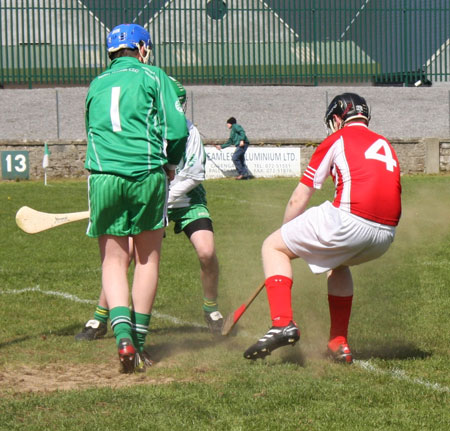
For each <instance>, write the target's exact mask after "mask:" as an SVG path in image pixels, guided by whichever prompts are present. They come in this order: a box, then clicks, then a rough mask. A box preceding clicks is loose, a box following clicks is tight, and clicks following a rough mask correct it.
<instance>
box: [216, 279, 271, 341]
mask: <svg viewBox="0 0 450 431" xmlns="http://www.w3.org/2000/svg"><path fill="white" fill-rule="evenodd" d="M263 288H264V281H263V282H262V283H261V284H260V285H259V286H258V288H257V289H256V290H255V291H254V292H253V294H252V296H250V298H248V299H247V301H245V302H244V303H243V304H242V305H241V306H240V307H239V308H238V309H236V310H235V311H233V312H232V313H230V314H229V315H228V316H227V317H226V318H225V321H224V322H223V326H222V335H228V334H229V333H230V332H231V330H232V329H233V328H234V325H236V323H237V322H238V320H239V319H240V318H241V316H242V315H243V314H244V313H245V311H246V310H247V308H248V307H249V306H250V304H251V303H252V302H253V300H254V299H255V298H256V297H257V296H258V294H259V292H261V290H263Z"/></svg>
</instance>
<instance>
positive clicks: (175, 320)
mask: <svg viewBox="0 0 450 431" xmlns="http://www.w3.org/2000/svg"><path fill="white" fill-rule="evenodd" d="M27 292H39V293H42V294H43V295H49V296H59V297H61V298H63V299H67V300H69V301H73V302H77V303H79V304H93V305H95V304H97V302H98V301H94V300H92V299H82V298H78V296H75V295H71V294H70V293H64V292H56V291H54V290H42V289H41V288H40V286H39V285H37V286H35V287H27V288H25V289H11V290H0V295H5V294H12V295H18V294H21V293H27ZM152 315H153V316H154V317H156V318H158V319H163V320H168V321H169V322H172V323H175V324H177V325H189V326H195V327H197V328H206V325H200V324H199V323H193V322H186V321H184V320H181V319H178V318H177V317H173V316H170V315H168V314H164V313H158V312H157V311H153V312H152Z"/></svg>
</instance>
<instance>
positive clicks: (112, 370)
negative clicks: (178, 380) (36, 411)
mask: <svg viewBox="0 0 450 431" xmlns="http://www.w3.org/2000/svg"><path fill="white" fill-rule="evenodd" d="M151 370H152V368H148V369H147V372H145V373H136V374H121V373H120V372H119V366H118V364H117V365H116V364H114V365H111V364H110V363H106V364H103V365H99V364H95V365H94V364H83V365H73V364H71V365H68V364H59V365H58V364H52V365H45V366H39V367H31V366H21V367H14V368H10V369H8V368H2V369H0V395H15V394H25V393H37V392H53V391H65V390H74V389H88V388H100V387H110V388H121V387H125V386H131V385H137V384H147V385H161V384H168V383H171V382H173V381H175V379H174V378H172V377H157V378H155V377H154V376H152V375H151Z"/></svg>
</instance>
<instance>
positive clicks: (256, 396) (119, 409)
mask: <svg viewBox="0 0 450 431" xmlns="http://www.w3.org/2000/svg"><path fill="white" fill-rule="evenodd" d="M402 182H403V216H402V220H401V222H400V225H399V227H398V231H397V237H396V240H395V242H394V243H393V245H392V247H391V249H390V250H389V251H388V253H387V254H386V255H385V256H383V257H382V258H380V259H378V260H376V261H374V262H370V263H367V264H365V265H362V266H359V267H355V268H354V269H353V276H354V282H355V298H354V307H353V314H352V319H351V322H350V330H349V342H350V345H351V347H352V351H353V353H354V357H355V359H356V361H355V364H354V365H353V366H351V367H347V366H341V365H337V364H333V363H331V362H329V361H328V360H327V359H326V358H325V357H324V356H323V353H324V350H325V347H326V341H327V335H328V325H329V318H328V308H327V307H328V306H327V296H326V281H325V276H323V275H320V276H314V275H312V274H311V273H310V272H309V270H308V268H307V266H306V264H304V262H302V261H295V263H294V288H293V307H294V317H295V319H296V321H297V322H298V324H299V326H300V329H301V332H302V337H301V340H300V343H299V344H298V345H297V346H295V347H293V348H291V347H286V348H282V349H279V350H277V351H275V352H274V353H273V354H272V355H271V356H269V357H268V358H267V359H266V360H265V361H258V362H249V361H247V360H245V359H244V358H243V356H242V354H243V351H244V350H245V349H246V348H247V347H248V346H249V345H250V344H252V343H253V342H254V341H256V339H257V338H258V337H259V336H261V335H263V334H264V333H265V332H266V330H267V329H268V327H269V326H270V319H269V310H268V306H267V301H266V295H265V292H262V293H261V294H260V296H259V297H258V298H257V299H256V300H255V301H254V303H253V304H252V305H251V307H250V308H249V310H248V311H247V312H246V313H245V314H244V316H243V317H242V319H241V320H240V322H239V324H238V328H237V332H236V334H235V335H234V336H230V337H227V338H225V339H221V340H219V341H217V340H214V339H213V338H211V336H210V334H209V333H208V332H207V330H206V328H205V326H204V322H203V315H202V310H201V303H202V292H201V286H200V280H199V265H198V261H197V258H196V255H195V253H194V250H193V248H192V246H191V244H190V243H189V241H188V240H187V239H186V238H185V237H184V235H183V234H181V235H174V234H173V230H172V226H170V227H169V229H168V232H167V237H166V238H165V240H164V245H163V255H162V261H161V277H160V285H159V292H158V296H157V300H156V304H155V307H154V316H153V318H152V323H151V333H150V335H149V337H148V342H147V346H146V349H147V351H148V352H149V353H150V354H151V356H152V357H153V358H154V359H155V360H156V364H155V366H154V367H152V368H151V369H149V370H148V371H147V372H146V373H145V374H144V375H131V376H124V375H121V374H119V373H118V359H117V353H116V348H115V343H114V339H113V337H112V331H111V330H109V332H108V335H107V336H106V337H105V339H103V340H99V341H95V342H90V343H77V342H75V340H74V335H75V334H76V333H77V332H79V331H80V329H81V328H82V326H83V324H84V322H85V321H86V320H87V319H89V318H91V316H92V314H93V311H94V307H95V303H96V300H97V297H98V293H99V289H100V275H101V274H100V259H99V253H98V248H97V244H96V241H95V240H92V239H89V238H87V237H86V236H85V234H84V232H85V229H86V222H76V223H72V224H69V225H65V226H61V227H58V228H55V229H52V230H49V231H46V232H42V233H39V234H36V235H27V234H25V233H23V232H21V231H20V230H19V229H18V228H17V227H16V225H15V221H14V216H15V213H16V211H17V210H18V209H19V208H20V207H21V206H23V205H27V206H30V207H32V208H35V209H38V210H41V211H47V212H58V213H59V212H73V211H81V210H84V209H86V207H87V199H86V195H87V193H86V183H85V182H84V181H54V182H52V181H50V183H49V185H48V186H44V185H43V184H42V183H38V182H3V183H0V202H1V205H0V238H1V247H0V304H1V309H0V412H1V413H0V416H1V421H0V430H3V429H5V430H42V429H54V430H77V431H79V430H97V429H107V430H123V429H136V430H149V429H153V430H174V429H175V430H181V429H186V430H218V429H220V430H258V431H260V430H265V429H276V430H340V431H341V430H343V429H346V430H364V431H365V430H395V431H397V430H405V431H411V430H433V431H435V430H438V431H440V430H448V429H450V409H449V405H450V349H449V334H450V319H449V317H448V310H449V309H450V296H449V286H450V270H449V261H450V247H449V240H450V224H449V220H450V201H449V195H450V193H449V192H450V177H448V176H412V177H409V176H405V177H403V179H402ZM296 184H297V180H296V179H270V180H268V179H266V180H264V179H255V180H252V181H245V182H242V181H230V180H209V181H206V182H205V187H206V189H207V193H208V201H209V208H210V210H211V213H212V216H213V219H214V228H215V236H216V246H217V254H218V257H219V260H220V269H221V277H220V298H219V305H220V309H221V311H222V313H223V314H227V313H228V312H230V311H232V310H233V309H234V308H236V307H237V306H238V305H240V304H241V303H242V302H243V301H244V300H245V299H247V297H248V296H249V295H250V294H251V293H252V292H253V290H254V289H255V288H256V287H257V285H258V284H259V283H260V282H261V281H262V278H263V274H262V265H261V258H260V247H261V244H262V241H263V240H264V238H265V237H266V236H267V235H268V234H269V233H271V232H272V231H273V230H275V229H277V228H278V227H279V225H280V223H281V220H282V216H283V212H284V207H285V205H286V203H287V200H288V198H289V196H290V194H291V192H292V191H293V189H294V187H295V186H296ZM331 198H332V185H331V183H327V184H326V187H325V188H324V190H322V191H318V192H316V193H315V195H314V196H313V201H312V204H317V203H320V202H321V201H323V200H324V199H331ZM130 276H131V274H130Z"/></svg>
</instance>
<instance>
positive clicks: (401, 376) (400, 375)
mask: <svg viewBox="0 0 450 431" xmlns="http://www.w3.org/2000/svg"><path fill="white" fill-rule="evenodd" d="M354 362H355V364H356V365H358V366H359V367H361V368H362V369H363V370H366V371H369V372H371V373H374V374H382V375H388V376H391V377H393V378H394V379H397V380H405V381H407V382H408V383H415V384H417V385H420V386H425V387H426V388H429V389H433V390H434V391H437V392H448V393H450V388H449V387H448V386H442V385H440V384H439V383H431V382H427V381H426V380H423V379H417V378H411V377H409V376H408V375H407V374H406V373H405V372H404V371H403V370H399V369H398V368H392V369H390V370H382V369H381V368H377V367H375V366H374V365H372V364H371V363H370V362H369V361H354Z"/></svg>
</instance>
